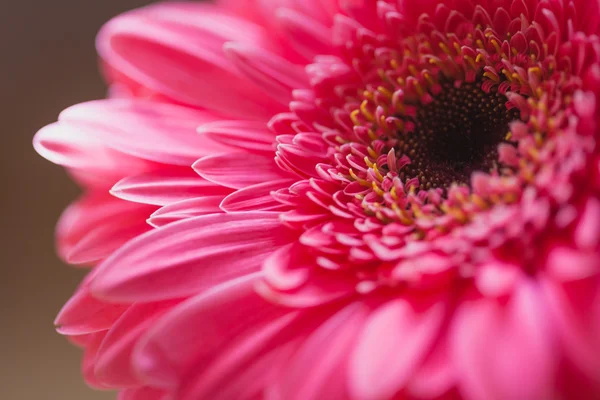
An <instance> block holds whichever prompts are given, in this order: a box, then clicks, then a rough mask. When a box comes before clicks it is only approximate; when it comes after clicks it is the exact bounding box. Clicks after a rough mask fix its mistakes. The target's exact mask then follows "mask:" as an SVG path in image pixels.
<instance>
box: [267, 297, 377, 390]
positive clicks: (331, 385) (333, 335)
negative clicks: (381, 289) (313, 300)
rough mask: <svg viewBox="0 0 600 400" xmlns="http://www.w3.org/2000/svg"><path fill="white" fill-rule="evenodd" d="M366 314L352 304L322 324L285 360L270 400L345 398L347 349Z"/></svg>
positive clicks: (359, 307) (352, 342)
mask: <svg viewBox="0 0 600 400" xmlns="http://www.w3.org/2000/svg"><path fill="white" fill-rule="evenodd" d="M368 315H369V308H368V307H367V306H366V305H364V304H361V303H353V304H349V305H347V306H345V307H344V308H343V309H342V310H341V311H339V312H338V313H336V314H335V315H333V316H332V317H331V318H329V319H328V320H327V321H326V322H324V323H323V324H322V325H321V326H320V327H319V328H318V329H316V330H315V331H314V332H313V333H312V334H311V335H310V336H309V337H308V338H307V339H306V341H304V342H303V343H302V344H301V345H300V348H299V349H298V351H297V352H296V353H295V354H294V355H293V357H292V358H291V360H286V363H285V365H284V370H283V371H281V372H280V374H279V375H278V377H277V379H276V380H274V386H273V387H272V389H271V391H272V392H273V393H271V395H272V396H274V397H273V398H277V399H286V400H288V399H289V400H294V399H297V400H307V399H315V400H316V399H334V398H347V396H348V394H347V386H348V385H347V380H348V378H347V373H346V372H347V371H346V369H347V368H346V367H347V363H348V360H349V355H350V353H351V352H350V350H351V348H352V346H353V345H354V342H355V341H356V338H357V336H358V334H359V332H360V331H361V330H362V327H363V324H364V322H365V320H366V319H367V317H368ZM315 355H318V361H317V362H315Z"/></svg>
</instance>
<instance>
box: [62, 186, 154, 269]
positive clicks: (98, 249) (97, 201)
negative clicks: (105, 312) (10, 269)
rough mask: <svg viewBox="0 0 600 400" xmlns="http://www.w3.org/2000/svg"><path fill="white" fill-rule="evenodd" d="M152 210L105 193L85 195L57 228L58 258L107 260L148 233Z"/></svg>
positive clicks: (88, 261) (75, 260)
mask: <svg viewBox="0 0 600 400" xmlns="http://www.w3.org/2000/svg"><path fill="white" fill-rule="evenodd" d="M154 210H156V207H152V206H147V205H142V204H135V203H129V202H126V201H123V200H120V199H116V198H114V197H112V196H111V195H109V194H108V193H98V194H89V195H85V196H84V197H82V198H81V199H80V200H79V201H77V202H76V203H74V204H72V205H71V206H70V207H69V208H68V209H67V210H66V211H65V212H64V213H63V215H62V216H61V219H60V221H59V223H58V227H57V237H58V239H57V240H58V248H59V252H60V255H61V256H62V257H63V258H64V259H66V260H67V261H69V262H71V263H90V262H93V261H97V260H100V259H102V258H105V257H107V256H108V255H109V254H110V253H112V252H113V251H115V250H116V249H117V248H119V247H120V246H122V245H123V244H124V243H125V242H127V241H128V240H130V239H131V238H134V237H136V236H138V235H140V234H142V233H144V232H147V231H148V230H150V226H148V224H146V219H147V218H148V216H149V215H150V214H152V212H153V211H154Z"/></svg>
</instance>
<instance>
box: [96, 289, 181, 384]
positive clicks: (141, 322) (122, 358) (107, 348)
mask: <svg viewBox="0 0 600 400" xmlns="http://www.w3.org/2000/svg"><path fill="white" fill-rule="evenodd" d="M178 303H179V301H177V300H175V301H162V302H159V303H148V304H134V305H132V306H131V307H129V308H128V309H127V311H126V312H125V313H124V314H123V315H122V316H121V317H120V318H119V319H118V320H117V321H116V322H115V323H114V324H113V325H112V327H111V329H110V330H109V331H108V333H107V335H106V337H105V338H104V340H103V341H102V343H101V344H100V347H99V349H98V353H97V355H96V362H95V365H94V368H95V376H97V377H98V378H99V379H100V380H101V381H102V382H104V383H105V384H107V385H110V386H112V387H135V386H139V385H140V383H141V382H140V380H139V378H138V377H137V376H136V374H135V373H134V371H133V368H132V362H131V355H132V353H133V348H134V346H135V345H136V344H137V342H138V340H139V339H140V337H141V336H142V335H143V334H144V333H146V331H148V329H149V328H150V327H152V326H153V325H154V324H155V323H156V321H157V320H158V319H159V318H160V317H161V316H162V315H164V314H165V313H166V312H167V311H170V310H171V309H172V308H173V307H175V306H176V305H177V304H178Z"/></svg>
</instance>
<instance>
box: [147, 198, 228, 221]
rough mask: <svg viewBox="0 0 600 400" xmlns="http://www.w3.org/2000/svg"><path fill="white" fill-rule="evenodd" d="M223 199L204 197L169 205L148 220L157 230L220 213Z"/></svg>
mask: <svg viewBox="0 0 600 400" xmlns="http://www.w3.org/2000/svg"><path fill="white" fill-rule="evenodd" d="M223 198H224V196H222V195H218V196H202V197H198V198H195V199H188V200H183V201H179V202H177V203H173V204H169V205H167V206H164V207H162V208H159V209H158V210H156V212H154V213H153V214H152V215H151V216H150V218H149V219H148V223H149V224H150V225H152V226H153V227H155V228H159V227H161V226H164V225H167V224H170V223H171V222H177V221H181V220H184V219H189V218H193V217H199V216H201V215H207V214H216V213H220V212H221V211H222V210H221V208H220V207H219V205H220V204H221V202H222V201H223Z"/></svg>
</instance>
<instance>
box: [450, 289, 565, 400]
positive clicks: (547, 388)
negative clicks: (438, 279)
mask: <svg viewBox="0 0 600 400" xmlns="http://www.w3.org/2000/svg"><path fill="white" fill-rule="evenodd" d="M541 300H542V298H541V295H540V292H539V288H537V287H536V286H535V284H534V283H533V282H531V281H528V280H527V279H522V280H521V281H520V282H519V284H518V285H517V286H516V287H515V290H514V292H513V294H512V297H511V299H510V301H509V302H508V304H506V305H504V304H501V303H500V302H498V301H496V300H494V299H474V300H470V301H465V302H464V303H462V304H460V305H459V307H458V310H457V314H456V316H455V318H454V321H453V326H452V328H451V346H452V350H451V352H452V357H453V360H454V362H453V364H454V367H455V368H456V370H457V374H458V377H459V382H460V383H459V385H460V390H461V392H462V394H463V395H464V396H465V398H466V399H470V400H471V399H472V400H475V399H477V400H480V399H481V400H483V399H522V400H536V399H546V398H551V397H552V395H551V393H552V390H553V389H552V388H553V386H554V384H553V381H554V368H555V366H556V361H557V359H556V357H557V353H556V352H555V347H554V346H555V343H554V342H553V337H552V330H551V327H550V326H549V321H548V310H547V309H546V308H545V307H544V305H543V302H542V301H541ZM524 366H526V367H524Z"/></svg>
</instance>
